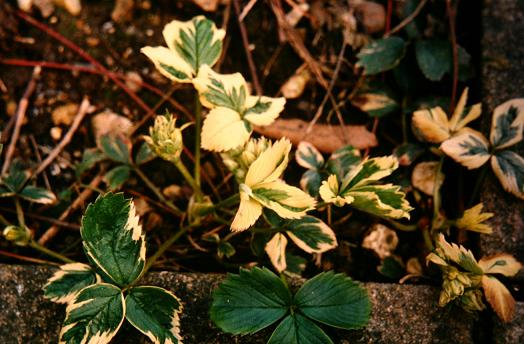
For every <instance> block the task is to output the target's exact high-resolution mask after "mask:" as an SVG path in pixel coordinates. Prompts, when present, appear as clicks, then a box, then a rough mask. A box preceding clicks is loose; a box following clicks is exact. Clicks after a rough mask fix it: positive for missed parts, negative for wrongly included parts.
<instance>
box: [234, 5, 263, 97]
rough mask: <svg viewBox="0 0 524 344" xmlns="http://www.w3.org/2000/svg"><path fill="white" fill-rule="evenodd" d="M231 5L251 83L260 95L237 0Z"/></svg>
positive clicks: (260, 87) (260, 91) (260, 89)
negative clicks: (244, 52)
mask: <svg viewBox="0 0 524 344" xmlns="http://www.w3.org/2000/svg"><path fill="white" fill-rule="evenodd" d="M233 6H234V7H235V13H236V15H237V18H238V27H239V29H240V36H242V44H243V45H244V50H245V51H246V58H247V64H248V66H249V71H250V72H251V79H253V85H254V86H255V90H256V92H257V95H258V96H261V95H262V93H263V92H262V86H260V82H259V81H258V75H257V68H256V67H255V61H253V55H251V50H250V49H249V39H248V37H247V30H246V26H245V25H244V22H243V21H242V20H241V19H240V5H239V4H238V0H233Z"/></svg>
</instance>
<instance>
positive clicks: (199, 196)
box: [171, 153, 202, 201]
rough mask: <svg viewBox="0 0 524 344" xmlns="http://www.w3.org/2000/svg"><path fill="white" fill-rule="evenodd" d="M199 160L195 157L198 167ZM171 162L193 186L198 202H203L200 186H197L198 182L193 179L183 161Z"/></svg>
mask: <svg viewBox="0 0 524 344" xmlns="http://www.w3.org/2000/svg"><path fill="white" fill-rule="evenodd" d="M199 154H200V153H199ZM198 160H199V159H197V158H196V157H195V166H196V165H197V161H198ZM171 162H172V163H173V164H174V165H175V167H176V168H177V169H178V171H179V172H180V173H181V174H182V177H184V179H185V180H186V181H187V183H188V184H189V186H191V188H192V189H193V192H194V193H195V196H196V199H197V201H199V200H202V190H200V186H199V184H197V182H196V180H195V179H193V177H192V176H191V173H189V171H188V169H187V168H186V166H185V165H184V163H183V162H182V160H180V159H175V160H172V161H171ZM199 164H200V163H199ZM199 175H200V174H199Z"/></svg>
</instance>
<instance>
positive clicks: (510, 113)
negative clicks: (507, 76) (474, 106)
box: [490, 98, 524, 149]
mask: <svg viewBox="0 0 524 344" xmlns="http://www.w3.org/2000/svg"><path fill="white" fill-rule="evenodd" d="M523 130H524V98H517V99H512V100H508V101H507V102H505V103H503V104H501V105H499V106H497V107H496V108H495V110H494V111H493V118H492V122H491V133H490V141H491V144H492V145H493V147H495V149H502V148H506V147H509V146H512V145H514V144H516V143H518V142H520V141H522V134H523Z"/></svg>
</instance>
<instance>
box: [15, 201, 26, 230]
mask: <svg viewBox="0 0 524 344" xmlns="http://www.w3.org/2000/svg"><path fill="white" fill-rule="evenodd" d="M15 205H16V216H17V218H18V226H20V227H22V228H25V219H24V210H23V209H22V206H21V205H20V199H19V198H18V197H17V196H15Z"/></svg>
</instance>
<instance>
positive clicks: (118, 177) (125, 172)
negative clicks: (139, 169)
mask: <svg viewBox="0 0 524 344" xmlns="http://www.w3.org/2000/svg"><path fill="white" fill-rule="evenodd" d="M130 173H131V169H130V167H129V166H128V165H120V166H117V167H115V168H113V169H111V170H110V171H109V172H107V173H106V174H105V175H104V179H105V181H106V183H107V184H108V185H109V188H110V189H111V190H118V189H120V188H121V187H122V185H123V184H124V183H125V182H126V181H127V180H128V179H129V175H130Z"/></svg>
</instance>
